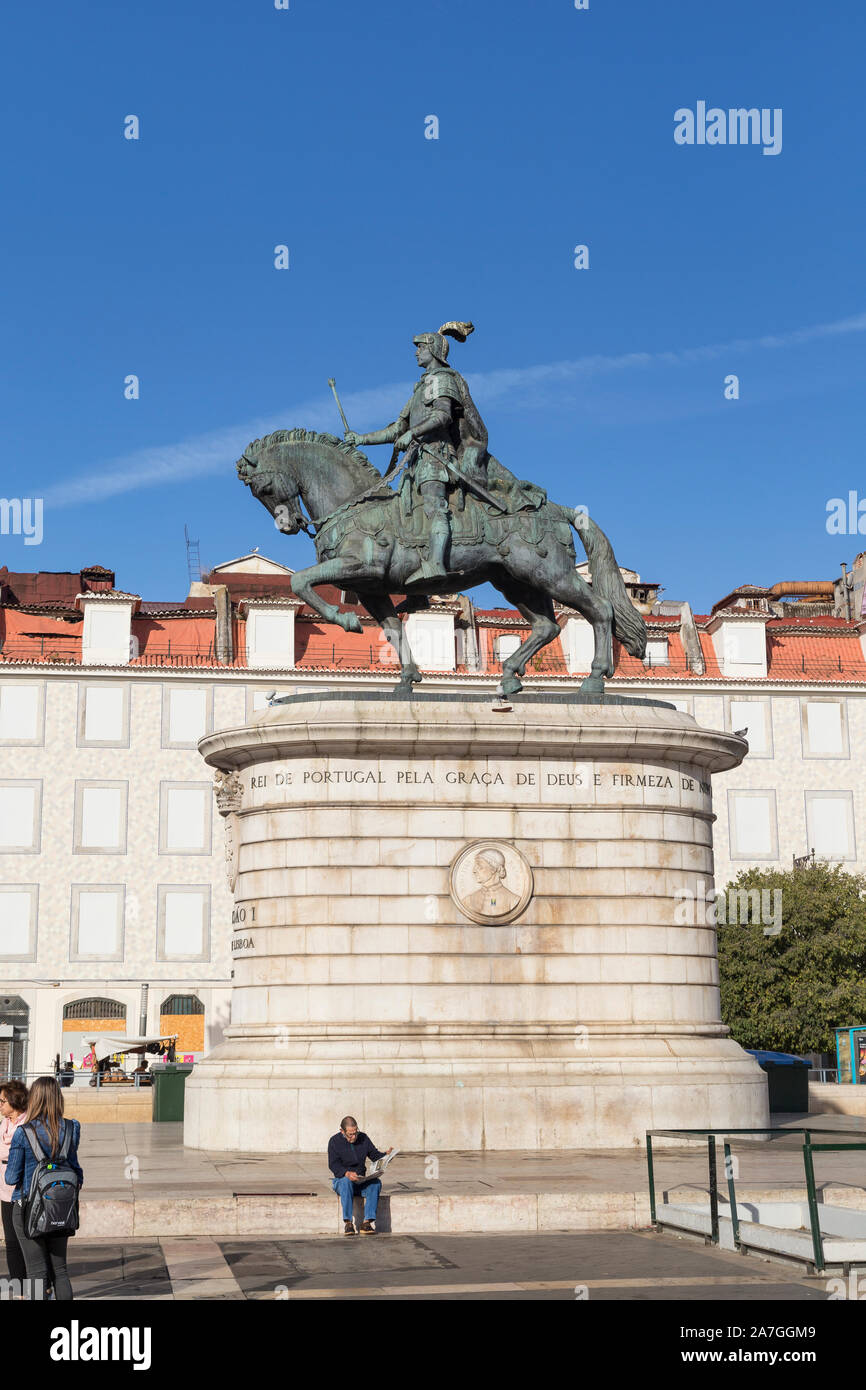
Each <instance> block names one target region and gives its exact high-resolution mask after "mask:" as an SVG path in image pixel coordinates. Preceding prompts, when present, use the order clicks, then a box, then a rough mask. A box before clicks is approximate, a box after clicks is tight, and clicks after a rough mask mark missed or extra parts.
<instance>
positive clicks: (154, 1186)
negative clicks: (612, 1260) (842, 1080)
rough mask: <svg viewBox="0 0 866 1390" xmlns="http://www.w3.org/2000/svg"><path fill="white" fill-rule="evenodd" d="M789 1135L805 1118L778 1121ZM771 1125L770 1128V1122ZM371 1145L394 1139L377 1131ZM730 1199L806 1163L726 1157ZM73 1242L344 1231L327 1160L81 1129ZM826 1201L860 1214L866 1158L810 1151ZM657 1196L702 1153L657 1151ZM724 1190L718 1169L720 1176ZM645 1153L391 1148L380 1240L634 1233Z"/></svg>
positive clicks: (747, 1149) (746, 1150)
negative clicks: (78, 1219)
mask: <svg viewBox="0 0 866 1390" xmlns="http://www.w3.org/2000/svg"><path fill="white" fill-rule="evenodd" d="M779 1119H781V1120H784V1121H785V1122H786V1125H787V1126H788V1127H789V1128H790V1129H791V1130H796V1129H797V1128H801V1127H802V1126H803V1124H804V1122H805V1121H804V1117H784V1116H783V1117H779ZM777 1122H778V1121H777ZM810 1124H812V1125H814V1126H815V1127H820V1128H826V1129H832V1130H836V1131H838V1132H839V1133H840V1135H841V1136H842V1137H845V1136H851V1135H854V1134H856V1135H858V1136H860V1135H862V1133H863V1132H864V1128H866V1124H864V1121H863V1120H861V1119H858V1118H856V1117H853V1116H813V1117H812V1118H811V1120H810ZM375 1138H377V1139H378V1140H379V1141H380V1142H381V1143H384V1144H387V1143H392V1142H394V1141H395V1140H396V1139H399V1136H395V1135H376V1136H375ZM736 1153H737V1157H738V1164H739V1168H738V1189H737V1190H738V1195H739V1196H740V1197H741V1198H742V1199H744V1200H749V1199H750V1198H752V1197H756V1196H763V1197H764V1198H767V1197H769V1196H770V1195H771V1194H773V1193H776V1192H784V1193H785V1194H786V1195H790V1194H792V1193H794V1192H804V1191H805V1186H804V1179H803V1160H802V1155H801V1151H800V1148H799V1147H798V1145H797V1142H796V1140H795V1139H794V1138H793V1137H792V1138H791V1139H788V1138H787V1137H785V1138H782V1139H780V1140H774V1141H772V1142H770V1143H767V1142H764V1143H761V1144H755V1143H751V1144H748V1145H746V1144H745V1143H743V1144H741V1145H740V1146H738V1148H737V1149H736ZM81 1160H82V1164H83V1167H84V1172H85V1186H84V1191H83V1193H82V1230H81V1236H80V1239H81V1240H82V1242H83V1241H85V1240H88V1239H90V1238H93V1237H103V1236H108V1237H112V1238H114V1239H117V1240H121V1239H124V1240H125V1239H126V1238H129V1237H135V1238H140V1237H145V1238H151V1237H164V1236H168V1235H171V1236H175V1237H188V1236H207V1237H211V1238H219V1237H223V1236H226V1237H227V1236H233V1235H237V1236H241V1237H247V1236H251V1237H252V1236H263V1235H270V1234H274V1233H275V1232H276V1233H278V1234H279V1235H280V1236H286V1237H290V1236H292V1235H296V1236H301V1235H310V1236H319V1237H322V1238H325V1237H327V1236H330V1235H336V1234H337V1233H338V1231H339V1230H340V1229H341V1224H340V1221H339V1209H338V1202H337V1198H336V1196H335V1195H334V1193H333V1192H332V1190H331V1187H330V1177H329V1174H328V1169H327V1162H326V1158H325V1155H324V1154H323V1153H322V1154H314V1153H306V1154H304V1153H301V1154H258V1155H257V1154H232V1153H208V1152H205V1151H199V1150H195V1149H189V1148H184V1147H183V1127H182V1125H180V1124H127V1125H119V1124H118V1125H114V1124H107V1125H91V1126H88V1127H85V1128H84V1130H83V1138H82V1145H81ZM816 1176H817V1180H818V1186H819V1189H820V1190H821V1192H822V1193H823V1195H824V1198H825V1200H829V1199H831V1198H832V1200H833V1202H834V1203H836V1204H843V1205H847V1206H856V1207H866V1152H863V1151H859V1152H848V1153H844V1152H843V1153H824V1154H820V1155H818V1156H816ZM655 1177H656V1187H657V1191H658V1193H659V1194H660V1195H661V1194H662V1193H664V1192H671V1191H673V1190H675V1189H676V1190H677V1191H678V1192H679V1193H680V1195H681V1199H682V1197H683V1196H684V1194H685V1193H687V1192H689V1191H691V1192H692V1193H693V1194H694V1196H695V1198H696V1199H697V1200H701V1194H702V1193H703V1194H705V1193H706V1190H707V1160H706V1146H705V1144H701V1143H698V1144H695V1145H693V1146H692V1147H691V1148H690V1149H688V1150H685V1149H682V1148H679V1149H674V1150H671V1149H668V1150H664V1151H660V1152H658V1154H657V1155H656V1162H655ZM719 1177H720V1181H721V1185H722V1187H724V1182H723V1173H722V1172H721V1169H720V1173H719ZM649 1221H650V1208H649V1195H648V1186H647V1169H646V1158H645V1155H644V1154H643V1153H642V1152H641V1151H639V1150H635V1151H634V1152H627V1151H626V1152H622V1151H620V1152H613V1151H610V1152H598V1151H592V1152H573V1153H565V1152H551V1153H526V1152H522V1151H519V1150H518V1151H514V1152H511V1153H502V1152H499V1153H490V1152H488V1153H477V1152H473V1153H442V1154H438V1155H436V1154H433V1155H425V1154H417V1153H414V1154H413V1153H401V1154H400V1155H399V1157H398V1158H397V1159H396V1160H395V1162H394V1164H393V1166H392V1167H391V1168H390V1170H389V1172H388V1174H387V1175H386V1179H385V1182H384V1186H383V1194H382V1200H381V1203H380V1209H379V1223H378V1224H379V1229H380V1231H381V1232H382V1233H383V1235H386V1234H388V1233H393V1234H394V1235H401V1236H414V1235H419V1236H424V1235H428V1234H439V1235H444V1234H451V1233H454V1234H457V1233H466V1232H478V1233H491V1232H495V1231H501V1232H503V1233H514V1234H518V1233H519V1234H525V1235H529V1234H531V1233H533V1232H544V1231H547V1232H556V1231H592V1230H614V1231H624V1230H629V1229H640V1228H645V1227H647V1226H648V1225H649Z"/></svg>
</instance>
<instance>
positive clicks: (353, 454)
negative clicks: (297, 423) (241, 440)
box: [248, 428, 382, 483]
mask: <svg viewBox="0 0 866 1390" xmlns="http://www.w3.org/2000/svg"><path fill="white" fill-rule="evenodd" d="M269 444H314V445H315V444H324V445H326V446H327V447H328V448H329V449H339V451H340V453H341V454H344V455H345V457H346V459H347V461H348V462H349V463H353V464H354V465H355V467H356V468H358V469H359V470H360V471H361V473H362V474H363V476H364V477H365V479H367V480H369V482H371V483H381V481H382V474H381V473H380V472H379V470H378V468H376V467H375V465H374V464H372V463H371V462H370V460H369V459H368V458H367V455H366V454H362V453H361V450H360V449H358V448H356V446H355V445H354V444H349V443H348V442H347V441H346V440H345V439H338V438H337V436H336V435H335V434H328V433H327V432H326V431H318V430H305V429H300V428H299V429H294V430H274V431H273V433H272V434H266V435H263V437H262V438H261V439H254V440H253V442H252V444H251V445H250V446H249V450H248V452H252V451H253V450H256V451H258V450H259V449H266V448H267V447H268V445H269Z"/></svg>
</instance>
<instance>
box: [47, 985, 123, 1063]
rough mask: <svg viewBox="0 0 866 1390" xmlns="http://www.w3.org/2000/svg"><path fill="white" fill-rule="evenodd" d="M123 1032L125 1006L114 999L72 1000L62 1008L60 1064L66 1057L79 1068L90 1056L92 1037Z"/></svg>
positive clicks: (121, 1033)
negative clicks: (97, 1034) (98, 1034)
mask: <svg viewBox="0 0 866 1390" xmlns="http://www.w3.org/2000/svg"><path fill="white" fill-rule="evenodd" d="M125 1032H126V1005H125V1004H121V1003H120V1001H119V1000H117V999H98V998H97V999H74V1000H73V1001H72V1003H71V1004H65V1005H64V1006H63V1035H62V1043H61V1048H60V1056H61V1060H62V1061H64V1062H65V1061H66V1060H67V1059H68V1058H69V1057H70V1056H71V1057H72V1060H73V1062H74V1063H75V1066H76V1067H80V1066H81V1064H82V1062H83V1061H84V1059H85V1057H87V1056H89V1054H90V1039H91V1038H92V1037H93V1036H94V1034H96V1033H119V1034H120V1035H121V1036H122V1035H123V1034H124V1033H125Z"/></svg>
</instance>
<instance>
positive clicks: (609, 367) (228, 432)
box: [45, 313, 866, 506]
mask: <svg viewBox="0 0 866 1390" xmlns="http://www.w3.org/2000/svg"><path fill="white" fill-rule="evenodd" d="M864 331H866V313H863V314H855V315H853V316H852V317H850V318H846V319H837V320H836V321H835V322H833V323H820V324H813V325H812V326H811V327H809V328H797V329H792V330H791V332H789V333H775V334H774V333H767V334H764V335H763V336H761V337H760V338H734V339H732V340H730V341H729V342H725V343H710V344H706V345H705V346H703V347H694V348H682V349H679V350H677V351H668V352H627V353H621V354H619V355H610V356H604V355H601V354H591V355H588V356H586V357H577V358H573V359H570V360H569V359H566V360H564V361H560V362H546V363H540V364H539V365H538V366H535V367H514V368H501V369H498V370H495V371H491V372H473V373H472V374H471V381H472V390H473V394H475V395H477V396H478V398H479V400H481V399H483V401H484V404H485V405H487V404H489V403H491V402H492V401H495V400H497V399H501V398H502V397H503V396H508V397H509V398H511V399H512V400H513V401H514V403H515V404H520V403H521V393H523V394H524V396H525V397H526V398H527V399H528V398H530V397H531V395H532V393H533V391H534V390H535V389H536V388H537V387H538V386H540V385H555V384H556V383H557V382H568V381H573V380H574V379H575V378H580V377H587V376H591V375H593V374H595V373H601V372H623V371H628V370H629V369H634V368H642V367H653V366H661V367H665V366H669V367H682V366H689V365H690V364H692V363H696V362H707V361H711V360H713V359H714V358H718V357H722V356H724V355H730V354H732V353H745V352H756V351H770V350H777V349H780V348H790V347H799V346H800V345H801V344H803V343H811V342H818V341H820V340H821V339H825V338H837V337H843V336H844V335H846V334H850V333H862V332H864ZM410 389H411V383H409V382H397V383H394V384H392V385H390V386H379V387H375V388H373V389H371V390H368V391H355V392H352V393H351V394H348V395H346V396H344V397H343V404H344V408H345V410H346V413H347V415H348V417H349V419H350V420H364V419H370V418H386V417H387V416H389V415H392V414H393V412H394V407H395V402H402V401H403V400H404V399H405V396H406V395H407V394H408V392H409V390H410ZM292 421H298V422H303V424H304V425H306V426H307V427H308V428H310V429H318V430H331V431H332V432H333V433H341V430H340V426H339V420H338V418H337V412H336V406H335V405H334V402H333V400H332V399H331V397H330V396H317V397H316V398H315V399H314V400H310V401H307V402H305V403H302V404H301V405H299V406H297V407H294V406H293V407H291V408H288V409H286V410H282V411H281V412H280V414H279V415H274V416H272V417H267V418H264V419H258V420H251V421H248V422H247V423H246V424H243V425H236V426H230V427H228V428H226V429H222V430H213V431H211V432H209V433H207V434H200V435H196V436H195V437H194V438H192V439H188V440H185V441H182V442H181V443H178V444H165V445H162V446H159V447H156V448H149V449H138V450H136V451H135V452H133V453H131V454H127V455H125V456H123V457H121V458H116V459H112V460H109V461H108V462H107V463H106V464H105V465H104V467H102V468H100V469H96V470H93V471H91V472H88V473H84V474H82V475H81V476H79V477H78V478H72V479H69V480H68V481H67V482H64V483H61V484H59V485H58V486H57V487H56V488H53V489H49V490H48V491H47V492H46V494H45V500H46V501H47V502H49V503H50V504H52V505H55V506H57V505H60V504H63V505H66V506H68V505H74V504H75V503H77V502H90V503H93V502H101V501H105V500H106V499H107V498H109V497H118V496H120V495H121V494H123V493H126V492H135V491H137V490H138V489H139V488H144V487H155V486H156V485H157V484H162V485H168V484H170V483H185V482H188V481H189V480H190V479H191V478H197V477H203V476H205V475H208V474H213V473H219V472H222V471H223V469H225V468H226V467H228V466H229V465H230V464H231V463H232V462H233V461H234V460H235V459H236V458H238V457H239V456H240V454H241V453H242V452H243V450H244V449H245V448H246V446H247V445H248V444H249V443H250V441H251V440H252V439H255V438H257V437H258V436H261V435H263V434H269V433H270V432H271V430H275V429H281V428H285V427H286V425H287V424H288V423H291V422H292Z"/></svg>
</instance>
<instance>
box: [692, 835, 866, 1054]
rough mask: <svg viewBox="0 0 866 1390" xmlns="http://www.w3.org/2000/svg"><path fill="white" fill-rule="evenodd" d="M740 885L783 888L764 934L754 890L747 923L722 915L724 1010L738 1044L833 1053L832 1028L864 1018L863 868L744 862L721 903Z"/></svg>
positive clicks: (865, 897) (865, 879)
mask: <svg viewBox="0 0 866 1390" xmlns="http://www.w3.org/2000/svg"><path fill="white" fill-rule="evenodd" d="M744 889H746V890H748V889H752V890H755V889H757V890H758V892H760V891H761V890H765V891H766V890H769V892H770V893H771V894H772V893H773V892H774V890H776V889H780V890H781V893H782V897H781V905H782V914H781V915H782V925H781V931H780V932H779V933H778V935H769V936H768V935H765V932H764V927H765V926H766V925H768V923H767V922H766V921H764V923H763V925H762V924H761V922H760V921H759V920H758V915H757V914H756V913H755V911H754V909H755V907H756V905H757V899H756V898H755V897H754V895H753V896H752V898H751V900H750V902H749V905H748V908H747V910H746V913H745V915H746V916H747V917H748V921H747V923H746V924H744V925H740V924H739V920H738V921H737V922H730V923H729V924H727V925H722V923H721V921H720V922H719V925H718V928H717V933H718V942H719V983H720V988H721V1002H722V1018H723V1019H724V1021H725V1023H727V1025H728V1027H729V1028H730V1029H731V1034H732V1036H733V1037H734V1038H735V1039H736V1041H737V1042H738V1043H740V1044H741V1045H742V1046H743V1047H753V1048H767V1049H770V1050H773V1051H779V1052H797V1053H803V1052H832V1051H833V1050H834V1048H835V1039H834V1036H833V1029H834V1028H842V1027H845V1026H846V1025H849V1026H850V1025H851V1024H853V1023H866V875H864V874H850V873H846V872H845V870H844V869H841V868H839V867H838V866H836V867H831V866H830V865H829V864H823V863H817V864H814V865H812V866H811V867H809V868H806V869H790V870H788V871H782V870H777V869H744V870H743V871H742V872H741V873H739V874H738V875H737V877H736V878H735V879H734V880H733V882H732V883H729V884H728V885H727V888H726V889H725V901H726V904H730V903H731V901H732V899H731V892H732V890H737V891H739V892H740V894H742V890H744ZM764 901H765V904H766V903H772V902H774V901H776V902H777V901H778V899H773V898H772V897H771V898H769V899H764ZM740 902H741V903H742V897H741V898H740ZM727 915H728V916H729V917H732V916H734V913H733V912H731V911H729V912H728V914H727ZM719 916H721V913H720V914H719ZM737 916H738V918H739V913H737Z"/></svg>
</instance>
